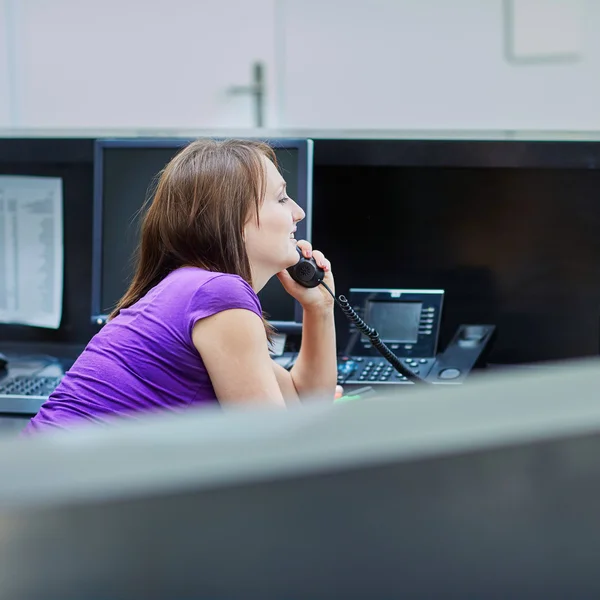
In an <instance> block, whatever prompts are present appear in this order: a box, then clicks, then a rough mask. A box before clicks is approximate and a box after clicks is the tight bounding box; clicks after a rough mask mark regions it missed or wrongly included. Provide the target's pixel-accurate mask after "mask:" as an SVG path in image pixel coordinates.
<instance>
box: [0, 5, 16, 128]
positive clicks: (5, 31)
mask: <svg viewBox="0 0 600 600" xmlns="http://www.w3.org/2000/svg"><path fill="white" fill-rule="evenodd" d="M9 8H10V7H9V6H8V0H0V129H4V128H8V127H10V126H11V124H12V123H11V116H12V115H11V113H12V106H11V96H10V89H9V85H10V82H11V79H12V77H13V71H12V65H11V63H10V53H9V42H10V40H11V35H10V31H9V27H10V20H9V16H10V14H9Z"/></svg>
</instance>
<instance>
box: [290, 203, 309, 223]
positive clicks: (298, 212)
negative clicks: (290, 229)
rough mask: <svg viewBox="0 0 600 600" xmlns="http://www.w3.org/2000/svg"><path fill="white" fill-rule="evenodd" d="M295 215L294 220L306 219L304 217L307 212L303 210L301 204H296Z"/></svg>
mask: <svg viewBox="0 0 600 600" xmlns="http://www.w3.org/2000/svg"><path fill="white" fill-rule="evenodd" d="M294 204H296V203H295V202H294ZM293 217H294V222H295V223H297V222H298V221H302V219H304V217H306V213H305V212H304V211H303V210H302V208H301V207H300V206H298V205H297V204H296V206H295V207H294V213H293Z"/></svg>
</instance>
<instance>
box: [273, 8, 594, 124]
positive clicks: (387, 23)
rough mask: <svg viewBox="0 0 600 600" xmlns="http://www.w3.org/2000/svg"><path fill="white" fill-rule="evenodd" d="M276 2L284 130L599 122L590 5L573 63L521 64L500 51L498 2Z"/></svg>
mask: <svg viewBox="0 0 600 600" xmlns="http://www.w3.org/2000/svg"><path fill="white" fill-rule="evenodd" d="M280 4H281V15H280V20H281V24H280V29H281V30H282V31H285V48H284V49H283V50H282V49H279V50H278V52H279V53H281V54H282V56H283V57H284V64H285V67H284V68H283V69H282V70H283V72H284V79H283V80H282V81H280V85H281V86H282V97H281V99H280V111H281V114H280V121H281V122H282V123H285V124H287V125H289V126H293V127H317V128H329V127H331V128H355V127H358V128H375V129H378V128H395V129H404V128H408V129H415V128H417V129H420V128H444V129H464V128H468V129H473V128H475V129H496V128H501V129H506V128H508V129H512V128H515V129H529V130H531V129H582V130H585V129H600V34H599V32H600V1H599V0H586V1H585V2H584V11H585V15H584V17H585V18H584V29H583V32H582V33H583V35H582V46H583V48H582V60H581V61H580V62H576V63H571V64H568V63H564V64H537V65H527V66H525V65H519V66H517V65H512V64H509V63H508V62H507V60H506V58H505V53H504V35H503V2H502V0H370V1H368V2H366V1H362V0H301V1H300V0H280ZM282 39H284V38H283V36H282Z"/></svg>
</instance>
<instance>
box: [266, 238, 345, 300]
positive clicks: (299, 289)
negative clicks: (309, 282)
mask: <svg viewBox="0 0 600 600" xmlns="http://www.w3.org/2000/svg"><path fill="white" fill-rule="evenodd" d="M297 246H298V248H300V250H302V255H303V256H304V257H306V258H311V257H312V258H314V259H315V262H316V263H317V265H318V266H319V267H321V268H322V269H323V270H324V271H325V275H324V277H323V281H324V282H325V283H326V284H327V286H328V287H329V289H330V290H331V291H332V292H333V293H335V282H334V280H333V274H332V273H331V263H330V262H329V261H328V260H327V259H326V258H325V256H324V255H323V253H322V252H320V251H319V250H313V249H312V245H311V244H310V242H307V241H306V240H299V241H298V244H297ZM277 277H278V278H279V281H281V283H282V285H283V287H284V288H285V290H286V291H287V292H288V294H290V295H291V296H293V297H294V298H295V299H296V300H298V302H300V304H301V305H302V308H303V309H304V310H315V309H316V310H318V309H323V308H325V309H331V308H332V307H333V304H334V300H333V298H332V297H331V294H330V293H329V292H328V291H327V290H326V289H325V288H324V287H323V286H322V285H318V286H317V287H314V288H305V287H304V286H303V285H300V284H299V283H296V282H295V281H294V280H293V279H292V277H291V275H290V274H289V273H288V272H287V270H285V269H284V270H283V271H280V272H279V273H277Z"/></svg>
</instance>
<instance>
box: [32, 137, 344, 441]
mask: <svg viewBox="0 0 600 600" xmlns="http://www.w3.org/2000/svg"><path fill="white" fill-rule="evenodd" d="M304 216H305V214H304V211H303V210H302V209H301V208H300V207H299V206H298V205H297V204H296V203H295V202H294V201H293V200H292V199H291V198H289V197H288V196H287V194H286V186H285V181H284V180H283V178H282V177H281V174H280V173H279V171H278V169H277V167H276V160H275V155H274V152H273V151H272V149H271V148H270V147H269V146H267V145H265V144H262V143H259V142H254V141H241V140H227V141H213V140H198V141H195V142H193V143H191V144H190V145H189V146H187V147H186V148H184V149H183V150H182V151H181V152H180V153H179V154H178V155H177V156H175V157H174V158H173V159H172V161H171V162H170V163H169V164H168V165H167V166H166V167H165V169H164V170H163V172H162V173H161V176H160V178H159V181H158V185H157V188H156V193H155V195H154V198H153V200H152V202H151V204H150V206H149V208H148V210H147V212H146V215H145V218H144V220H143V223H142V230H141V242H140V248H139V256H138V266H137V271H136V273H135V276H134V278H133V281H132V283H131V285H130V287H129V289H128V290H127V292H126V294H125V295H124V296H123V298H122V299H121V301H120V302H119V304H118V305H117V307H116V308H115V310H114V311H113V313H112V314H111V316H110V320H109V322H108V323H107V324H106V325H105V327H104V328H103V329H102V330H101V331H100V332H99V333H98V334H97V335H95V336H94V337H93V338H92V340H91V341H90V342H89V344H88V345H87V347H86V348H85V350H84V351H83V353H82V354H81V355H80V356H79V358H78V359H77V361H76V362H75V364H74V365H73V367H72V368H71V369H70V370H69V371H68V373H66V375H65V376H64V378H63V380H62V382H61V383H60V385H59V386H58V387H57V389H56V390H55V391H54V392H53V394H52V395H51V396H50V397H49V398H48V400H47V401H46V402H45V403H44V405H43V406H42V407H41V410H40V411H39V413H38V414H37V415H36V416H35V417H34V418H33V419H32V420H31V422H30V423H29V424H28V426H27V428H26V430H25V431H26V432H32V431H37V430H43V429H46V428H51V427H61V428H70V427H72V426H74V425H76V424H78V423H81V422H85V421H109V420H111V419H113V418H115V417H127V416H132V415H135V414H139V413H145V412H149V411H160V410H182V409H185V408H186V407H188V406H193V405H198V404H206V403H216V402H218V403H220V404H222V405H225V404H236V403H244V402H254V403H263V404H272V405H285V404H286V403H290V402H297V401H298V400H299V399H302V398H303V397H310V396H322V397H330V398H332V399H333V397H334V392H335V388H336V377H337V370H336V369H337V368H336V348H335V328H334V318H333V307H334V303H333V299H332V297H331V296H330V295H329V294H328V293H327V291H326V290H325V289H323V288H322V286H317V287H316V288H312V289H307V288H304V287H302V286H300V285H298V284H297V283H296V282H294V281H293V279H292V278H291V277H290V275H289V273H288V272H287V271H286V268H287V267H290V266H292V265H293V264H295V263H296V262H297V261H298V251H297V247H298V248H300V249H301V251H302V253H303V254H304V256H306V257H310V256H313V257H314V258H315V260H316V262H317V264H319V265H320V266H321V267H322V268H323V269H324V270H325V278H324V281H325V283H327V285H328V286H329V287H330V288H331V289H332V290H333V289H334V281H333V276H332V273H331V265H330V264H329V261H328V260H327V259H326V258H325V257H324V256H323V254H322V253H321V252H319V251H317V250H313V249H312V248H311V245H310V244H309V243H308V242H306V241H297V240H296V239H295V237H294V233H295V231H296V223H298V221H300V220H302V219H303V218H304ZM274 275H276V276H277V277H278V278H279V280H280V281H281V284H282V285H283V286H284V288H285V289H286V291H287V292H288V293H289V294H291V295H292V296H293V297H294V298H296V299H297V300H298V301H299V302H300V304H301V305H302V307H303V309H304V317H303V332H302V344H301V349H300V352H299V355H298V359H297V361H296V363H295V365H294V367H293V368H292V369H291V371H289V372H288V371H286V370H285V369H283V368H282V367H281V366H279V365H277V364H276V363H275V362H274V361H273V360H271V358H270V356H269V352H268V339H269V336H270V334H271V329H270V326H269V324H268V322H267V321H266V320H265V319H264V318H263V314H262V310H261V306H260V302H259V299H258V296H257V292H258V291H259V290H260V289H261V288H262V287H263V286H264V285H265V284H266V283H267V281H268V280H269V279H270V278H271V277H273V276H274Z"/></svg>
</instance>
